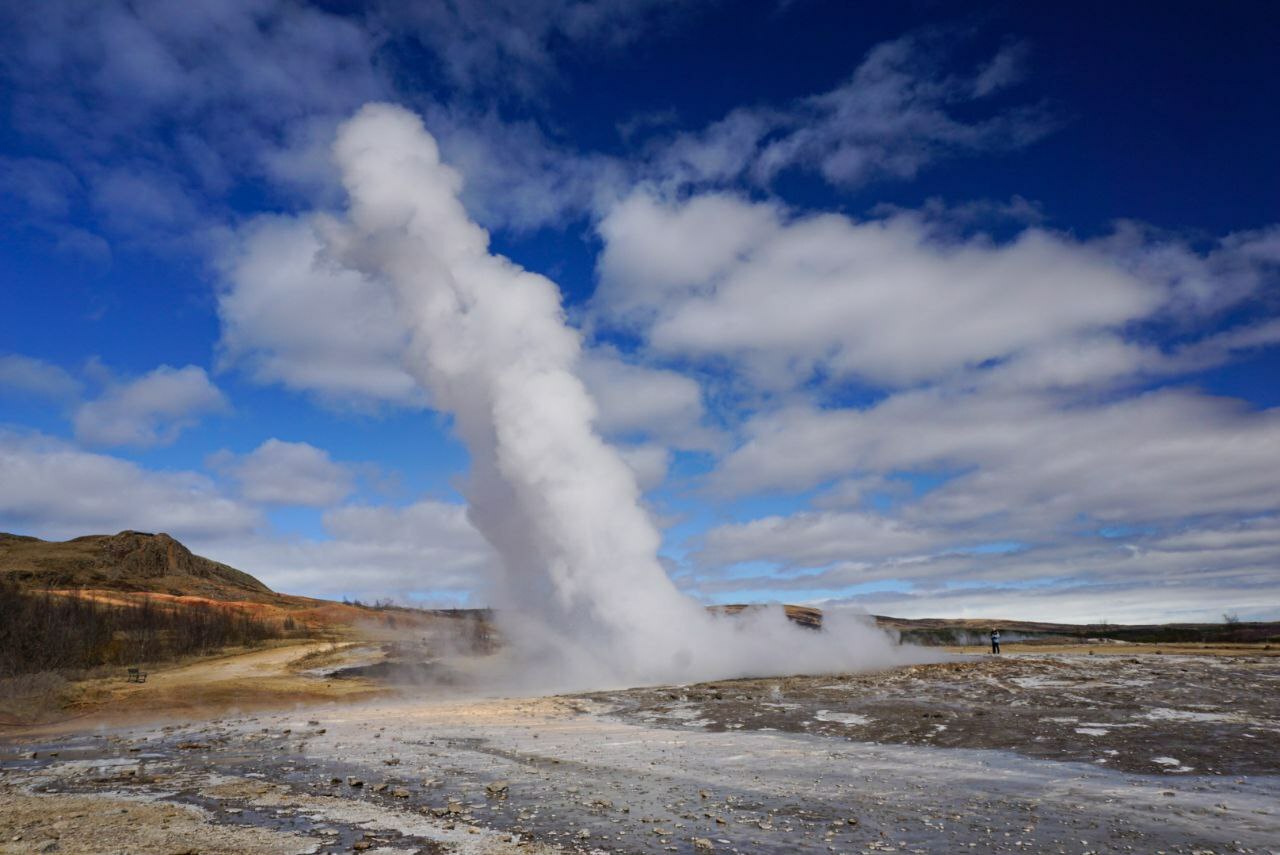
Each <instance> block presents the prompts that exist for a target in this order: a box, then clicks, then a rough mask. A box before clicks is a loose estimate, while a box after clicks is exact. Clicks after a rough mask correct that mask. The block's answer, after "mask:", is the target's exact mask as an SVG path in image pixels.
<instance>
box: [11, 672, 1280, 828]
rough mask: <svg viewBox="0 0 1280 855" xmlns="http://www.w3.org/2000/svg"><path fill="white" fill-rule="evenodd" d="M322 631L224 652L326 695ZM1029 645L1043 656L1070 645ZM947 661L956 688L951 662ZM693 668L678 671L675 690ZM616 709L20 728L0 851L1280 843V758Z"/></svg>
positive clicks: (279, 714) (485, 705) (407, 708)
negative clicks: (1057, 749)
mask: <svg viewBox="0 0 1280 855" xmlns="http://www.w3.org/2000/svg"><path fill="white" fill-rule="evenodd" d="M305 652H314V651H305V650H304V651H297V650H295V651H294V653H293V654H289V655H285V654H282V653H279V652H278V651H269V652H262V653H261V654H255V656H257V657H258V658H255V659H251V660H249V661H248V662H235V663H231V662H228V663H223V664H220V665H215V666H212V667H213V671H212V675H213V676H214V677H215V678H216V679H215V682H217V683H222V684H235V683H239V682H242V681H248V682H249V683H251V684H254V685H256V686H257V689H258V690H260V691H261V690H264V689H265V688H266V687H267V686H269V685H271V681H273V680H276V681H279V683H278V685H279V686H280V687H281V688H282V690H283V689H287V691H282V694H281V695H280V696H279V697H277V698H276V699H277V700H279V699H280V697H288V696H297V695H298V693H301V695H303V696H306V697H309V698H310V699H311V700H322V699H323V698H324V692H327V691H330V690H332V689H333V687H331V686H326V687H324V691H319V690H317V692H316V693H315V694H313V695H308V693H307V691H304V689H306V688H307V687H308V686H309V685H310V684H308V683H307V682H306V681H307V680H312V681H316V682H317V683H318V684H319V685H321V686H323V684H324V683H325V682H326V681H325V680H324V679H323V678H320V677H315V676H306V675H299V674H297V673H295V672H294V669H291V668H290V662H291V661H294V660H291V658H290V656H295V657H296V656H297V655H300V654H301V653H305ZM1127 652H1128V653H1130V654H1131V655H1133V654H1134V651H1132V650H1129V651H1127ZM1062 658H1063V659H1064V660H1065V661H1068V665H1069V664H1070V662H1069V660H1070V657H1062ZM314 661H316V659H315V657H313V659H312V660H311V662H309V663H307V664H313V663H314ZM1026 661H1027V662H1028V663H1029V665H1034V666H1035V668H1036V669H1038V670H1037V671H1036V673H1041V672H1042V671H1043V669H1045V668H1047V667H1051V664H1052V663H1053V662H1054V661H1057V660H1055V659H1054V658H1053V657H1049V658H1045V657H1028V658H1027V659H1026ZM1212 661H1213V660H1211V659H1210V658H1209V657H1185V658H1183V659H1180V660H1179V664H1178V668H1179V669H1180V668H1183V667H1185V668H1187V669H1188V670H1190V669H1195V668H1200V667H1210V663H1212ZM1046 663H1049V664H1046ZM1160 665H1161V667H1162V668H1166V669H1167V668H1168V663H1166V662H1165V661H1164V660H1161V662H1160ZM1008 667H1011V668H1016V662H1015V663H1014V664H1012V665H1010V666H1008ZM295 669H296V665H295ZM954 670H955V671H956V673H957V674H958V675H960V676H959V679H962V680H963V679H964V674H965V673H966V671H965V667H964V666H963V665H958V666H957V668H956V669H954ZM1174 670H1178V669H1174ZM192 673H195V674H196V675H197V676H199V675H200V674H202V673H205V674H206V675H207V672H202V671H198V670H197V671H195V672H192V671H185V672H181V673H175V674H173V675H170V678H169V679H168V680H166V681H165V682H160V681H157V683H156V685H157V686H160V687H162V692H163V694H162V693H157V695H156V696H155V697H157V698H167V697H170V696H171V695H170V693H173V692H176V691H178V690H179V686H180V685H182V682H183V680H185V679H188V678H189V677H190V676H191V674H192ZM1260 673H1262V675H1263V677H1260V678H1259V679H1263V678H1265V679H1272V676H1271V672H1270V671H1263V672H1260ZM184 675H185V676H184ZM913 679H914V678H913ZM937 679H938V685H937V686H936V687H935V689H936V690H937V691H939V692H946V691H948V685H950V684H949V683H948V681H949V680H951V679H953V678H952V677H951V676H948V675H946V674H945V673H943V672H942V671H940V672H939V677H938V678H937ZM295 681H300V682H295ZM328 682H333V681H328ZM1006 682H1010V685H1014V686H1016V685H1018V683H1017V682H1016V681H1006ZM1042 682H1043V681H1042ZM724 685H726V686H733V685H734V684H731V683H726V684H724ZM1277 685H1278V687H1280V684H1277ZM300 687H301V688H300ZM144 688H145V687H144ZM224 688H225V685H224ZM370 690H371V687H369V686H365V687H363V688H362V689H361V690H360V691H366V692H367V691H370ZM1033 690H1035V691H1042V690H1043V689H1042V688H1041V686H1040V685H1035V686H1032V688H1029V689H1028V691H1033ZM340 691H346V690H340ZM684 691H685V690H684V689H683V688H682V687H673V688H672V694H673V696H674V697H675V698H676V699H677V702H678V703H684V701H683V700H679V699H680V698H681V697H683V695H682V694H681V693H682V692H684ZM130 697H131V698H134V697H142V698H145V697H146V695H145V694H137V693H135V694H133V695H130ZM211 697H212V698H213V699H214V700H215V701H216V700H219V699H221V698H222V697H223V692H222V690H221V689H220V690H218V691H215V692H213V693H212V694H211ZM774 701H776V702H779V703H787V702H788V701H787V699H786V698H785V696H784V697H782V698H780V699H772V701H771V702H774ZM1006 702H1007V701H1006ZM138 703H139V701H138V700H131V701H130V704H132V705H133V706H132V707H131V709H132V710H133V714H135V715H136V712H137V704H138ZM161 706H162V705H161V704H157V706H156V709H157V712H161V711H162V710H160V707H161ZM614 709H615V707H614V706H613V705H610V704H609V703H607V702H605V701H601V700H587V699H573V698H536V699H488V700H483V699H482V700H444V699H441V698H439V697H435V698H429V697H423V698H417V699H412V700H409V699H386V698H383V699H375V700H372V701H366V702H362V703H343V704H331V705H326V706H312V705H308V706H302V707H299V708H297V709H292V710H287V711H274V712H272V711H265V712H254V713H239V714H227V713H225V712H224V713H221V714H218V713H214V714H211V715H210V717H208V718H207V719H202V720H188V721H184V722H182V723H171V724H169V725H166V726H156V725H136V724H135V725H129V726H125V727H109V726H105V725H99V726H95V727H96V729H95V730H92V731H91V732H88V733H85V732H80V733H76V734H63V735H52V734H43V735H42V734H36V733H27V734H20V735H18V734H15V735H10V736H7V737H5V736H0V770H2V772H3V774H2V776H0V852H32V851H41V848H44V847H51V848H48V850H47V851H64V852H165V853H179V852H240V851H243V852H258V851H261V852H317V853H319V852H349V851H352V850H353V848H357V847H359V851H375V852H440V851H458V852H507V851H509V852H517V851H518V852H530V851H535V852H536V851H550V850H551V849H557V850H562V851H580V852H584V853H588V852H597V851H603V852H653V853H663V852H669V851H675V852H703V851H724V852H742V853H747V852H752V853H754V852H779V853H781V852H880V851H909V852H958V851H978V852H1070V853H1083V852H1161V851H1163V852H1169V853H1174V852H1178V853H1192V852H1214V853H1224V852H1273V851H1280V816H1278V815H1277V805H1278V804H1280V778H1277V774H1276V773H1277V772H1280V770H1274V771H1272V772H1270V773H1268V774H1261V775H1256V774H1255V775H1230V776H1224V775H1213V776H1209V775H1200V774H1195V773H1182V774H1177V775H1174V774H1133V773H1128V772H1123V771H1119V770H1115V769H1110V768H1107V767H1106V766H1099V765H1095V764H1086V763H1077V762H1060V761H1055V760H1045V759H1036V758H1030V757H1026V756H1020V755H1018V754H1016V753H1012V752H1009V751H1004V750H978V749H968V748H941V747H935V746H924V745H906V744H877V743H874V742H865V741H859V740H857V739H856V737H852V736H849V737H839V738H836V737H833V736H831V735H828V734H813V733H789V732H781V731H774V730H769V729H767V728H760V729H755V730H727V731H724V732H714V731H713V730H710V729H708V728H706V727H705V726H701V725H699V724H698V723H697V722H696V721H694V722H693V723H692V724H690V722H689V721H683V720H680V721H675V722H668V723H666V724H665V726H659V725H656V724H648V723H644V722H637V721H635V720H629V719H627V718H622V717H618V716H615V715H612V714H611V713H612V712H613V710H614ZM170 712H172V710H170ZM1277 715H1280V711H1277ZM1152 726H1156V727H1158V726H1163V725H1162V724H1161V722H1159V721H1153V722H1152ZM1081 738H1082V739H1089V738H1092V737H1087V736H1082V737H1081ZM54 751H56V752H58V754H57V756H56V757H51V756H49V755H50V752H54ZM33 753H34V754H35V757H32V754H33ZM357 782H358V785H356V784H357ZM123 810H127V811H129V813H121V811H123ZM254 835H256V836H254ZM15 838H16V839H15Z"/></svg>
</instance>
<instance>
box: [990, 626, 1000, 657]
mask: <svg viewBox="0 0 1280 855" xmlns="http://www.w3.org/2000/svg"><path fill="white" fill-rule="evenodd" d="M991 652H992V653H999V652H1000V630H998V629H993V630H991Z"/></svg>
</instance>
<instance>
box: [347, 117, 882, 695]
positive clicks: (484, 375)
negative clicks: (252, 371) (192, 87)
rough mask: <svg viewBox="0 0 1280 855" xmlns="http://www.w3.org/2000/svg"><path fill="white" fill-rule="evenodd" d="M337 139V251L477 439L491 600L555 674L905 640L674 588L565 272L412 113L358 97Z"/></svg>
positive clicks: (845, 655) (827, 657)
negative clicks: (495, 216) (519, 251)
mask: <svg viewBox="0 0 1280 855" xmlns="http://www.w3.org/2000/svg"><path fill="white" fill-rule="evenodd" d="M334 156H335V160H336V162H337V165H338V167H339V169H340V171H341V174H342V179H343V183H344V186H345V188H346V191H347V194H348V196H349V199H350V205H349V210H348V212H347V216H346V218H345V220H342V221H338V220H334V221H331V222H330V223H329V224H328V227H327V230H326V231H327V235H328V242H329V246H330V251H331V255H333V256H334V257H335V258H336V259H338V260H340V263H343V264H346V265H350V266H352V267H356V268H358V269H360V270H362V271H363V272H364V273H365V274H367V275H369V276H373V277H375V278H378V279H380V280H383V281H385V282H386V283H387V284H388V285H389V286H390V287H391V288H392V290H393V291H394V293H395V295H396V298H397V300H398V303H399V305H400V307H401V310H402V312H403V313H404V314H405V317H406V320H407V322H408V324H409V326H410V327H411V329H412V338H411V344H410V360H411V364H410V369H411V370H412V371H413V373H414V374H415V376H416V377H417V379H418V380H419V382H421V383H422V385H423V386H424V387H425V388H426V389H427V390H428V391H429V394H430V395H431V396H432V402H433V405H434V406H435V407H436V408H438V409H441V410H444V411H447V412H449V413H451V414H452V415H453V417H454V419H455V428H456V431H457V433H458V435H459V436H460V437H461V438H462V439H463V441H464V442H465V443H466V445H467V447H468V449H469V450H470V453H471V459H472V470H471V473H470V476H469V481H468V484H467V486H466V494H467V498H468V500H469V505H470V515H471V519H472V522H473V523H474V524H475V525H476V527H477V528H478V529H479V530H480V532H481V533H482V534H483V535H484V536H485V537H486V538H487V539H488V540H489V542H490V543H492V544H493V546H494V547H495V548H496V549H497V551H498V553H499V555H500V556H501V559H502V564H503V568H504V569H503V574H504V576H503V578H502V579H501V580H499V584H497V585H496V586H495V588H494V591H493V592H492V596H493V597H494V605H495V606H497V607H498V609H499V613H500V614H503V615H505V616H506V620H507V623H506V624H505V625H504V629H505V630H506V631H507V633H508V634H512V635H513V636H514V638H515V640H516V642H517V644H516V647H517V648H519V649H521V650H524V651H526V652H528V653H529V654H530V655H531V657H536V658H537V660H538V661H539V662H541V663H542V664H543V665H544V666H545V667H546V668H547V669H548V670H550V671H552V672H554V675H552V674H542V675H541V676H542V677H543V678H544V679H545V678H547V677H552V676H554V677H559V680H558V682H559V683H560V684H562V685H569V684H579V685H585V684H588V683H594V684H601V683H609V684H621V683H642V682H658V681H669V680H684V679H698V678H720V677H728V676H738V675H744V674H748V673H750V674H766V673H784V672H785V673H795V672H796V671H804V670H808V671H818V670H836V669H846V668H850V667H855V666H858V665H866V664H868V663H869V662H871V661H879V662H884V661H887V660H888V659H889V658H891V657H892V656H894V655H897V654H895V652H894V648H893V646H892V645H891V643H890V641H889V639H888V638H887V637H886V636H884V635H883V634H881V633H879V632H877V631H875V630H872V629H870V628H866V627H857V628H856V629H854V628H852V627H850V628H849V629H848V631H846V632H845V633H842V634H836V635H832V634H831V633H822V634H818V633H813V632H811V631H806V630H801V629H797V628H793V627H791V626H790V625H789V624H788V622H787V621H786V619H785V618H784V617H783V616H782V614H781V613H780V611H774V612H771V613H767V614H761V615H757V616H755V617H753V618H748V619H746V620H741V619H737V620H733V619H726V618H717V617H714V616H711V615H709V614H707V613H706V612H705V610H703V609H702V608H701V607H700V606H699V605H698V604H696V603H694V602H693V601H692V600H690V599H689V598H687V597H685V596H684V595H682V594H681V593H680V592H679V591H677V590H676V588H675V586H674V585H673V584H672V583H671V581H670V579H669V578H668V577H667V574H666V573H665V571H664V570H663V568H662V566H661V564H660V563H659V561H658V559H657V552H658V547H659V543H660V535H659V533H658V531H657V529H656V528H655V526H654V525H653V523H652V521H651V520H650V519H649V517H648V515H647V514H646V512H645V511H644V509H643V507H642V506H641V504H640V491H639V489H638V487H637V485H636V482H635V478H634V476H633V474H632V472H631V470H630V469H629V468H628V467H627V465H626V464H625V463H624V462H623V461H622V459H621V458H620V457H619V455H618V454H617V453H616V451H614V450H613V449H612V448H611V447H610V446H609V445H607V444H606V443H605V442H604V441H603V440H602V439H601V438H600V436H599V435H598V434H597V432H596V431H595V428H594V426H593V421H594V418H595V415H596V412H595V407H594V404H593V402H592V400H591V398H590V396H589V395H588V393H587V391H586V389H585V388H584V386H583V384H582V383H581V382H580V381H579V379H578V377H577V375H576V373H575V366H576V363H577V361H578V359H579V355H580V350H581V342H580V339H579V335H578V333H577V332H576V331H575V330H573V329H572V328H571V327H570V326H569V325H568V324H567V323H566V322H565V318H564V315H563V311H562V309H561V305H560V294H559V290H558V289H557V287H556V286H555V284H554V283H552V282H551V281H550V280H548V279H546V278H545V277H542V276H539V275H537V274H534V273H531V272H529V271H526V270H524V269H522V268H520V267H519V266H517V265H515V264H513V263H512V262H511V261H509V260H508V259H506V258H503V257H500V256H497V255H494V254H492V253H491V252H490V251H489V237H488V234H487V233H486V232H485V231H484V230H483V229H481V228H480V227H479V226H477V225H476V224H475V223H473V222H472V221H471V220H470V218H469V217H468V216H467V213H466V211H465V210H464V208H463V206H462V205H461V203H460V202H459V201H458V192H459V189H460V187H461V179H460V177H459V175H458V174H457V173H456V172H455V171H454V170H452V169H451V168H449V167H448V166H447V165H445V164H443V163H441V162H440V156H439V150H438V148H437V146H436V143H435V140H434V139H433V138H432V137H431V135H430V134H428V133H427V132H426V130H425V129H424V128H423V126H422V124H421V122H420V120H419V119H418V118H417V117H416V116H415V115H414V114H412V113H410V112H407V111H405V110H403V109H400V108H397V107H394V106H390V105H384V104H371V105H367V106H365V107H364V108H363V109H361V110H360V111H359V112H358V113H357V114H356V115H355V116H354V117H353V118H352V119H350V120H349V121H348V122H347V123H346V124H345V125H343V127H342V128H341V130H340V131H339V135H338V139H337V142H336V144H335V147H334Z"/></svg>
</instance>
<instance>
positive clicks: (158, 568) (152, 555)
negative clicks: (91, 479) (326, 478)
mask: <svg viewBox="0 0 1280 855" xmlns="http://www.w3.org/2000/svg"><path fill="white" fill-rule="evenodd" d="M0 577H3V578H7V579H12V580H15V581H18V582H21V583H23V584H27V585H39V586H41V587H50V588H95V589H107V590H116V591H151V592H156V593H165V594H175V595H189V596H201V597H209V598H212V599H219V600H243V599H258V598H261V597H272V596H274V593H273V592H272V590H271V589H270V588H268V587H267V586H266V585H264V584H262V582H260V581H258V580H257V579H255V578H254V577H253V576H250V575H249V574H248V573H245V572H243V571H240V570H237V569H235V568H234V567H229V566H227V565H226V564H222V563H220V562H218V561H212V560H210V559H208V558H203V557H201V556H199V555H195V554H194V553H192V552H191V550H189V549H187V548H186V547H185V546H183V545H182V544H181V543H179V542H178V541H177V540H174V539H173V538H172V537H170V536H169V535H167V534H149V533H147V532H141V531H122V532H120V533H119V534H90V535H85V536H84V537H77V538H73V539H72V540H67V541H61V542H59V541H45V540H40V539H39V538H35V537H27V536H25V535H19V534H4V533H0Z"/></svg>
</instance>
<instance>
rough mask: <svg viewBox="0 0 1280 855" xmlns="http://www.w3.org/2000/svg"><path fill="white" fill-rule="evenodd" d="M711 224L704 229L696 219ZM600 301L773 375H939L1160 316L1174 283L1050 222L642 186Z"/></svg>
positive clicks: (665, 349)
mask: <svg viewBox="0 0 1280 855" xmlns="http://www.w3.org/2000/svg"><path fill="white" fill-rule="evenodd" d="M695 226H701V228H695ZM601 234H602V236H603V237H604V238H605V240H606V247H605V250H604V254H603V256H602V258H601V261H600V274H601V279H602V283H601V289H600V291H599V293H598V295H597V298H596V307H597V310H598V311H600V312H601V313H602V314H603V315H604V316H606V317H608V318H611V319H613V320H614V322H615V323H618V324H621V325H624V326H628V327H631V328H635V327H638V328H639V329H640V331H642V332H643V333H644V334H645V335H646V336H647V338H648V340H649V343H650V344H651V346H652V347H654V348H655V349H656V350H658V351H659V352H661V353H665V354H671V355H677V356H680V355H683V356H693V357H699V358H704V359H706V358H711V357H719V358H724V359H728V360H731V361H732V362H733V363H734V364H735V365H736V366H741V367H742V369H743V370H744V371H745V372H747V373H748V375H749V376H750V377H751V379H753V380H755V381H756V382H758V383H760V384H761V385H763V386H766V387H770V388H777V387H789V386H792V385H795V384H797V383H802V382H805V381H806V380H808V379H809V378H810V377H811V376H813V375H814V374H815V373H818V374H821V375H824V376H827V377H830V378H834V379H843V378H857V379H860V380H863V381H865V382H871V383H874V384H880V385H906V384H912V383H919V382H921V381H926V380H936V379H939V378H941V377H944V376H946V375H947V374H950V373H952V372H955V371H959V370H962V369H965V368H968V367H973V366H976V365H979V364H981V363H984V362H987V361H989V360H993V359H1000V358H1003V357H1005V356H1007V355H1009V354H1012V353H1015V352H1017V351H1020V350H1022V349H1024V348H1029V347H1033V346H1037V345H1040V344H1042V343H1044V342H1045V341H1052V340H1055V339H1059V338H1062V337H1066V336H1077V335H1081V334H1085V333H1091V332H1096V331H1100V330H1106V329H1111V328H1116V327H1119V326H1122V325H1123V324H1125V323H1127V322H1130V321H1133V320H1136V319H1139V318H1143V317H1145V316H1147V315H1149V314H1150V313H1152V312H1153V311H1154V310H1155V309H1156V308H1157V307H1158V306H1160V304H1161V300H1162V298H1163V296H1164V292H1163V291H1162V289H1161V287H1160V286H1159V285H1158V284H1155V283H1152V282H1149V281H1146V280H1144V279H1141V278H1138V277H1137V276H1134V275H1131V274H1130V273H1128V272H1126V271H1125V270H1124V269H1122V268H1121V267H1120V266H1119V265H1117V264H1115V263H1113V262H1112V261H1111V260H1110V259H1109V258H1108V257H1107V256H1106V255H1104V254H1103V253H1101V252H1099V251H1097V250H1095V249H1093V248H1091V247H1089V246H1086V245H1082V244H1079V243H1077V242H1074V241H1072V240H1070V239H1068V238H1065V237H1062V236H1059V235H1055V234H1052V233H1049V232H1046V231H1043V230H1041V229H1035V228H1031V229H1027V230H1025V231H1023V232H1022V234H1020V235H1019V236H1018V237H1017V238H1016V239H1015V240H1013V241H1012V242H1010V243H1008V244H1003V245H994V244H992V243H991V242H989V241H987V240H985V239H981V238H975V239H971V240H967V241H955V240H944V239H940V238H939V237H938V235H937V234H935V232H934V230H932V229H931V228H930V226H929V224H928V223H927V222H926V221H925V220H923V219H921V218H919V217H917V216H914V215H909V214H902V213H899V214H895V215H893V216H891V217H889V218H888V219H884V220H870V221H863V222H858V221H854V220H850V219H848V218H846V217H842V216H836V215H823V216H812V217H804V218H798V219H792V220H788V219H787V218H786V217H785V216H784V215H783V213H782V212H781V211H780V210H778V209H777V208H776V207H774V206H771V205H762V204H753V203H750V202H747V201H745V200H734V199H730V198H726V197H723V196H712V197H696V198H695V199H693V200H690V201H685V202H681V203H664V202H662V201H659V200H657V199H655V198H653V197H652V196H649V195H647V194H637V195H636V196H633V197H632V198H630V199H629V200H627V201H626V202H625V203H623V204H622V205H620V206H619V208H618V209H617V210H616V211H615V212H613V213H611V214H610V215H609V217H607V218H606V219H605V220H604V222H603V223H602V225H601Z"/></svg>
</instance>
